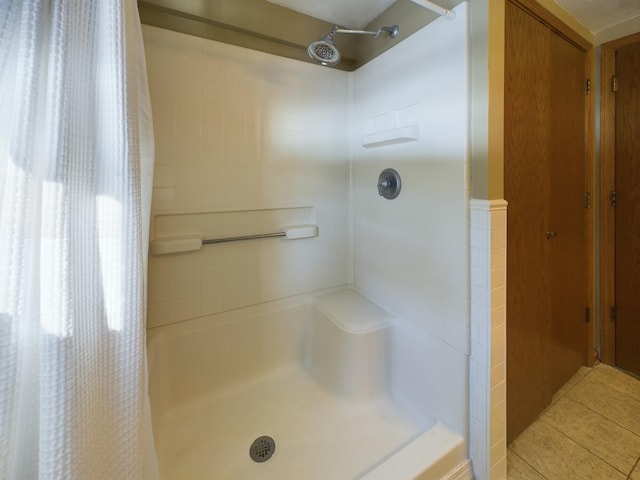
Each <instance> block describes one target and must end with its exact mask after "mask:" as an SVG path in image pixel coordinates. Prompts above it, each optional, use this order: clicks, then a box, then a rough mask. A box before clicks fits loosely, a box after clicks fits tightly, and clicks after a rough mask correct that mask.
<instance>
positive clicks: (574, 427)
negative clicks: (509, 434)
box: [541, 397, 640, 474]
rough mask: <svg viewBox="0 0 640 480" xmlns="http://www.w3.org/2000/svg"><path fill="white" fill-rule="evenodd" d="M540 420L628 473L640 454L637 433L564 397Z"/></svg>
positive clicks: (639, 437)
mask: <svg viewBox="0 0 640 480" xmlns="http://www.w3.org/2000/svg"><path fill="white" fill-rule="evenodd" d="M541 420H543V421H545V422H547V423H549V424H550V425H551V426H553V427H555V428H556V429H558V430H560V431H561V432H562V433H564V434H565V435H567V436H568V437H570V438H571V439H572V440H575V441H576V442H577V443H578V444H580V445H581V446H583V447H584V448H586V449H587V450H589V451H590V452H591V453H594V454H596V455H597V456H598V457H600V458H601V459H603V460H604V461H606V462H607V463H609V464H611V465H613V466H614V467H616V468H617V469H618V470H620V471H621V472H623V473H625V474H628V473H629V472H630V471H631V469H632V468H633V466H634V465H635V463H636V460H637V459H638V457H639V456H640V436H639V435H635V434H634V433H632V432H630V431H629V430H626V429H625V428H622V427H621V426H620V425H618V424H617V423H614V422H612V421H611V420H608V419H607V418H605V417H603V416H602V415H599V414H597V413H595V412H594V411H593V410H590V409H589V408H587V407H585V406H584V405H582V404H580V403H578V402H576V401H575V400H572V399H571V398H568V397H565V398H562V399H560V400H558V401H557V402H556V403H555V404H554V405H553V406H552V407H551V408H549V409H548V410H547V411H546V412H545V413H544V415H542V417H541Z"/></svg>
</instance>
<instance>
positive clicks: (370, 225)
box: [351, 4, 470, 434]
mask: <svg viewBox="0 0 640 480" xmlns="http://www.w3.org/2000/svg"><path fill="white" fill-rule="evenodd" d="M456 12H457V17H456V19H455V20H454V21H453V22H451V21H449V20H447V19H444V18H441V19H439V20H437V21H435V22H433V23H431V24H430V25H428V26H427V27H425V28H423V29H422V30H420V31H418V32H417V33H416V34H414V35H412V36H411V37H409V38H408V39H406V40H405V41H403V42H402V43H401V44H399V45H397V46H396V47H394V48H393V49H392V50H389V51H387V52H385V53H384V54H383V55H381V56H380V57H378V58H376V59H375V60H373V61H371V62H370V63H368V64H367V65H365V66H364V67H362V68H360V69H359V70H357V71H356V72H355V73H354V80H353V81H354V85H353V92H354V107H353V113H352V115H353V117H352V131H353V137H352V139H351V154H352V162H353V165H352V175H353V180H352V182H353V185H352V194H353V202H354V203H353V208H354V211H353V215H354V262H355V264H354V281H355V284H356V286H357V287H358V288H359V289H361V290H362V291H363V292H364V293H365V294H366V295H368V296H370V297H372V298H373V299H374V300H376V301H377V302H378V303H380V304H381V305H383V306H385V307H386V308H388V309H389V310H391V311H393V312H395V313H397V314H398V315H399V316H400V317H401V318H403V319H405V321H406V322H407V323H409V324H410V325H411V327H412V328H413V329H414V330H416V331H418V332H421V334H422V335H424V337H425V338H427V339H429V342H430V344H432V345H433V347H432V350H431V352H430V355H431V359H432V361H431V362H430V364H429V365H421V366H417V369H416V372H415V378H416V381H420V382H424V383H425V384H429V389H430V391H431V393H430V395H431V398H430V401H431V403H432V406H433V408H434V411H435V412H437V415H439V417H440V418H441V419H442V420H443V421H445V422H446V423H447V424H448V425H450V426H451V427H452V428H454V429H456V430H457V431H458V432H459V433H462V434H465V432H466V414H467V405H466V402H467V397H468V395H467V390H466V388H467V379H468V358H467V355H468V353H469V308H470V307H469V298H470V294H469V272H470V266H469V208H468V205H469V196H470V191H469V178H468V171H469V161H468V123H469V120H468V89H469V76H468V51H467V45H468V40H467V23H466V22H467V16H466V4H461V5H459V6H458V7H457V8H456ZM413 127H417V128H413ZM409 128H411V131H413V132H415V131H416V130H417V131H418V132H419V134H418V135H417V137H418V138H417V140H412V139H410V138H409V139H407V138H404V139H400V140H402V142H403V143H393V141H394V140H393V131H394V129H395V130H396V131H398V132H400V133H402V132H403V131H405V130H406V129H409ZM378 131H380V132H385V131H386V132H391V133H388V135H386V136H388V137H390V138H392V141H391V142H390V144H382V145H380V146H377V147H375V148H371V147H368V148H366V147H364V146H363V142H362V140H363V137H365V138H369V136H370V135H371V134H375V133H378ZM381 135H382V133H381ZM387 167H391V168H394V169H395V170H397V171H398V172H399V174H400V176H401V178H402V190H401V193H400V195H399V196H398V197H397V198H396V199H394V200H386V199H384V198H383V197H380V196H378V191H377V189H376V183H377V179H378V175H379V173H380V172H381V171H382V170H383V169H385V168H387Z"/></svg>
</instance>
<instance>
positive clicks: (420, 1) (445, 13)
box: [411, 0, 456, 20]
mask: <svg viewBox="0 0 640 480" xmlns="http://www.w3.org/2000/svg"><path fill="white" fill-rule="evenodd" d="M411 1H412V2H413V3H415V4H417V5H420V6H421V7H424V8H426V9H427V10H431V11H432V12H434V13H437V14H438V15H440V16H441V17H445V18H447V19H449V20H453V19H455V18H456V12H454V11H453V10H447V9H446V8H444V7H441V6H440V5H436V4H435V3H433V2H430V1H429V0H411Z"/></svg>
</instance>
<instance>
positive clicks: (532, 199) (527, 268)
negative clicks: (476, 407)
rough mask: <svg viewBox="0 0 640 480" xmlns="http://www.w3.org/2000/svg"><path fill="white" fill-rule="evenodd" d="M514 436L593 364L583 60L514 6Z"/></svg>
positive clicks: (510, 80) (510, 278) (510, 262)
mask: <svg viewBox="0 0 640 480" xmlns="http://www.w3.org/2000/svg"><path fill="white" fill-rule="evenodd" d="M505 40H506V45H505V170H504V175H505V177H504V178H505V198H506V200H507V201H508V202H509V207H508V222H507V225H508V227H507V228H508V231H507V437H508V441H511V440H513V439H514V438H515V437H516V436H517V435H518V434H519V433H520V432H522V431H523V430H524V429H525V428H526V427H527V426H528V425H529V424H530V423H531V422H532V421H533V420H534V419H535V418H536V417H537V415H538V414H539V413H540V412H541V411H542V410H544V408H545V407H546V406H548V405H549V404H550V402H551V397H552V395H553V393H554V392H555V391H556V390H557V389H558V388H559V387H560V386H562V384H564V383H565V382H566V381H567V380H568V379H569V378H570V377H571V375H572V374H573V373H575V371H576V370H577V369H578V368H579V366H580V365H582V364H584V363H585V360H586V351H587V345H586V333H587V329H586V325H585V305H586V278H585V271H586V248H585V247H586V245H585V241H586V239H585V213H584V192H585V190H584V188H585V106H584V105H585V104H584V90H583V86H584V71H585V61H586V59H585V53H584V51H583V50H580V49H579V48H577V47H576V46H574V45H573V44H572V43H570V42H568V41H567V40H566V39H564V38H563V37H560V36H559V35H558V34H556V33H555V32H553V31H552V30H551V29H550V28H549V27H547V26H546V25H545V24H543V23H541V22H540V21H538V20H537V19H535V18H533V17H532V16H531V15H530V14H529V13H528V12H525V11H524V10H522V9H521V8H520V7H518V6H516V5H513V4H512V3H511V2H507V10H506V38H505Z"/></svg>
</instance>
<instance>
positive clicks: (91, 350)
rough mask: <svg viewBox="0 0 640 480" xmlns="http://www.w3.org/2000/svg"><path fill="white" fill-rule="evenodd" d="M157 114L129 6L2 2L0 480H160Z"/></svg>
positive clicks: (99, 1)
mask: <svg viewBox="0 0 640 480" xmlns="http://www.w3.org/2000/svg"><path fill="white" fill-rule="evenodd" d="M150 113H151V112H150V104H149V94H148V87H147V78H146V70H145V61H144V51H143V47H142V39H141V27H140V23H139V16H138V11H137V5H136V2H135V0H93V1H92V0H86V1H82V0H49V1H46V0H2V1H0V478H1V479H65V480H69V479H83V480H96V479H110V480H112V479H145V478H150V479H152V478H154V477H155V476H156V475H157V472H156V471H155V470H156V469H155V464H154V455H153V444H152V439H151V436H150V434H149V432H150V425H149V424H148V418H149V412H148V407H149V404H148V396H147V393H146V392H147V378H146V370H145V369H146V364H145V314H146V313H145V295H146V294H145V283H146V274H145V272H146V265H145V262H146V249H147V244H148V241H147V240H148V224H149V223H148V216H149V205H150V196H151V194H150V190H151V185H150V181H151V176H152V168H153V140H152V138H153V137H152V127H151V115H150ZM145 420H147V421H146V422H145Z"/></svg>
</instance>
